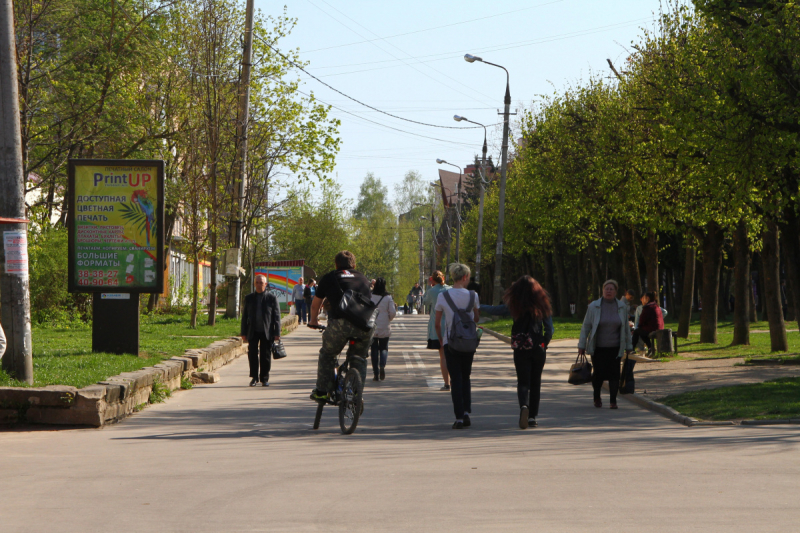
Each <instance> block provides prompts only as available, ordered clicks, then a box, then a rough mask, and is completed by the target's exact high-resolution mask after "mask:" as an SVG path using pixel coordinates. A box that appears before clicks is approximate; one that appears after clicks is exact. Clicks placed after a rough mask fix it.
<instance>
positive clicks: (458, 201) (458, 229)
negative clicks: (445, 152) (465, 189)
mask: <svg viewBox="0 0 800 533" xmlns="http://www.w3.org/2000/svg"><path fill="white" fill-rule="evenodd" d="M436 162H437V163H439V164H440V165H450V166H451V167H456V168H457V169H458V194H457V196H456V217H457V219H456V223H457V226H456V263H458V262H459V257H460V256H459V251H460V249H461V246H460V244H461V176H462V175H463V174H464V171H463V170H461V167H460V166H458V165H454V164H453V163H448V162H447V161H445V160H444V159H437V160H436Z"/></svg>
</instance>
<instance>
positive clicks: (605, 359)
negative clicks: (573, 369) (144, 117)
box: [578, 279, 633, 409]
mask: <svg viewBox="0 0 800 533" xmlns="http://www.w3.org/2000/svg"><path fill="white" fill-rule="evenodd" d="M617 290H619V285H618V284H617V282H616V281H614V280H613V279H610V280H608V281H606V282H605V283H603V296H602V297H601V298H600V299H599V300H596V301H594V302H592V303H590V304H589V308H588V309H587V310H586V317H585V318H584V319H583V326H582V327H581V336H580V340H579V341H578V353H579V354H581V355H583V354H586V353H588V354H589V355H591V356H592V365H593V367H594V369H593V371H592V388H593V389H594V406H595V407H598V408H599V407H603V401H602V400H601V399H600V389H601V388H602V386H603V382H604V381H608V388H609V391H610V392H611V408H612V409H616V408H617V391H618V390H619V364H620V360H621V359H622V355H623V354H624V353H625V351H626V350H627V351H631V350H633V344H632V343H631V328H630V327H629V326H628V310H627V308H628V306H627V304H626V303H625V301H624V300H617Z"/></svg>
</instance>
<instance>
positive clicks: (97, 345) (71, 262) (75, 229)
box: [67, 159, 164, 355]
mask: <svg viewBox="0 0 800 533" xmlns="http://www.w3.org/2000/svg"><path fill="white" fill-rule="evenodd" d="M68 178H69V182H68V188H69V208H68V211H67V223H68V226H69V258H68V268H69V280H68V286H69V291H70V292H90V293H100V294H94V299H93V303H92V309H93V317H94V319H93V321H92V351H95V352H112V353H131V354H135V355H138V354H139V294H140V293H161V292H163V291H164V162H163V161H158V160H126V159H71V160H69V165H68Z"/></svg>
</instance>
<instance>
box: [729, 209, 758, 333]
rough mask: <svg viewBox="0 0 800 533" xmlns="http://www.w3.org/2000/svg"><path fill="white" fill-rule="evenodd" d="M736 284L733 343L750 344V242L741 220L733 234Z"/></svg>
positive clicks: (734, 292)
mask: <svg viewBox="0 0 800 533" xmlns="http://www.w3.org/2000/svg"><path fill="white" fill-rule="evenodd" d="M733 254H734V262H735V266H734V278H735V279H734V284H733V342H732V343H731V344H733V345H734V346H736V345H741V344H745V345H749V344H750V300H751V299H752V297H753V294H752V293H753V291H752V290H751V288H750V243H749V240H748V238H747V224H746V223H745V221H744V219H742V220H740V221H739V225H738V226H736V232H735V233H734V234H733ZM748 292H749V293H750V294H748Z"/></svg>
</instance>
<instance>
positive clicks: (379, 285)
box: [372, 278, 389, 296]
mask: <svg viewBox="0 0 800 533" xmlns="http://www.w3.org/2000/svg"><path fill="white" fill-rule="evenodd" d="M372 294H377V295H378V296H386V295H387V294H389V293H387V292H386V280H385V279H383V278H376V279H375V287H374V288H373V289H372Z"/></svg>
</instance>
